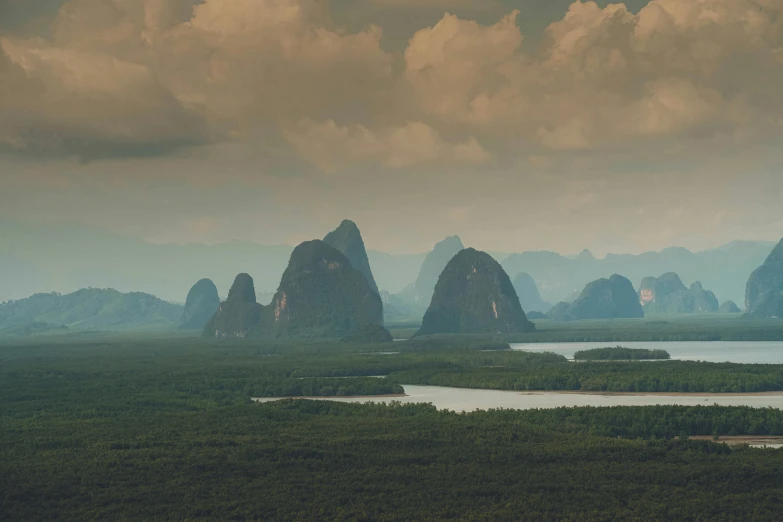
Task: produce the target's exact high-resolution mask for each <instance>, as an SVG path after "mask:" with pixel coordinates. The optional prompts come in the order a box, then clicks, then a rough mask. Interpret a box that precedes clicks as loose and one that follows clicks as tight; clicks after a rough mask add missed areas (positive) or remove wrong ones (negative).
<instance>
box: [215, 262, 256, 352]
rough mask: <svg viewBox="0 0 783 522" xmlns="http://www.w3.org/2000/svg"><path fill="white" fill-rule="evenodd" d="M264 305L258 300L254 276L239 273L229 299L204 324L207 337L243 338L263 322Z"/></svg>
mask: <svg viewBox="0 0 783 522" xmlns="http://www.w3.org/2000/svg"><path fill="white" fill-rule="evenodd" d="M262 310H263V307H262V306H261V305H260V304H258V303H257V302H256V289H255V286H254V284H253V278H252V277H250V276H249V275H248V274H239V275H238V276H237V277H236V279H234V284H233V285H231V290H229V292H228V299H226V301H225V302H223V303H220V307H218V310H217V312H215V314H214V315H213V316H212V319H210V320H209V321H208V322H207V324H206V325H205V326H204V336H205V337H217V338H243V337H247V336H248V335H249V334H250V333H251V331H252V330H253V329H254V328H256V327H257V326H258V324H259V323H260V322H261V313H262Z"/></svg>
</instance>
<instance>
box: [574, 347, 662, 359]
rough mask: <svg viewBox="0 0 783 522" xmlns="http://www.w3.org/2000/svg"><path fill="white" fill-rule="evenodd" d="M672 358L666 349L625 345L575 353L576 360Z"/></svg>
mask: <svg viewBox="0 0 783 522" xmlns="http://www.w3.org/2000/svg"><path fill="white" fill-rule="evenodd" d="M670 358H671V356H670V355H669V352H667V351H666V350H646V349H643V348H625V347H623V346H615V347H614V348H594V349H592V350H580V351H578V352H576V353H575V354H574V360H575V361H648V360H656V359H670Z"/></svg>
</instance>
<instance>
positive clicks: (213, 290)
mask: <svg viewBox="0 0 783 522" xmlns="http://www.w3.org/2000/svg"><path fill="white" fill-rule="evenodd" d="M218 308H220V297H218V291H217V287H216V286H215V283H213V282H212V280H210V279H201V280H200V281H199V282H197V283H196V284H195V285H193V287H192V288H191V289H190V291H189V292H188V296H187V299H185V311H184V312H183V314H182V323H181V324H180V326H179V327H180V329H182V330H202V329H203V328H204V326H205V325H206V324H207V323H208V322H209V320H210V319H212V316H213V315H215V312H217V310H218Z"/></svg>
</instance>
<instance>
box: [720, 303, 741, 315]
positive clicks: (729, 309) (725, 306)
mask: <svg viewBox="0 0 783 522" xmlns="http://www.w3.org/2000/svg"><path fill="white" fill-rule="evenodd" d="M718 312H719V313H722V314H741V313H742V310H740V308H739V306H737V303H735V302H734V301H724V302H723V303H721V305H720V307H719V308H718Z"/></svg>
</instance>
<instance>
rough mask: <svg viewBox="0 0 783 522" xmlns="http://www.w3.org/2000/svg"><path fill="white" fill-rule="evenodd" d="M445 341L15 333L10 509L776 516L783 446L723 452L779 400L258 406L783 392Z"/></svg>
mask: <svg viewBox="0 0 783 522" xmlns="http://www.w3.org/2000/svg"><path fill="white" fill-rule="evenodd" d="M444 344H445V343H432V344H427V343H424V342H420V343H394V344H388V343H387V344H383V345H359V344H339V343H319V342H312V343H302V342H297V343H266V344H264V343H254V342H249V341H238V342H224V343H219V342H214V341H209V340H201V339H191V338H187V337H177V336H172V337H170V338H153V337H150V338H149V339H145V338H143V337H138V336H137V337H129V336H128V337H114V338H112V337H109V336H63V337H58V338H52V339H49V340H46V341H45V342H44V341H41V340H27V341H25V342H23V343H22V342H20V343H18V344H9V343H6V344H3V345H0V520H9V521H10V520H14V521H16V520H43V519H60V520H117V519H166V520H172V519H177V520H183V519H193V520H198V519H215V518H217V519H225V520H324V519H334V520H400V519H407V520H427V519H430V520H435V519H457V520H580V521H581V520H588V521H589V520H596V521H597V520H612V519H614V520H620V519H622V520H627V519H638V520H673V519H676V520H737V519H746V520H751V519H752V520H775V519H777V518H779V513H780V511H781V508H782V507H783V471H782V470H783V451H777V450H765V449H756V448H750V447H747V446H734V447H729V446H727V445H725V444H723V443H722V442H721V437H723V436H729V435H783V414H781V411H780V410H776V409H754V408H748V407H718V406H698V407H678V406H656V407H613V408H559V409H551V410H529V411H512V410H491V411H483V412H482V411H479V412H474V413H468V414H460V413H454V412H449V411H438V410H436V409H435V408H434V407H433V406H431V405H427V404H415V405H402V404H399V403H391V404H388V405H383V404H345V403H336V402H330V401H312V400H295V399H285V400H282V401H276V402H271V403H263V404H257V403H252V402H251V401H250V398H251V397H252V396H259V395H270V396H289V395H303V396H317V395H326V394H331V393H334V394H335V395H350V394H387V393H395V392H397V391H398V390H399V388H398V385H399V384H401V383H402V384H413V383H412V382H411V379H414V378H418V379H420V380H422V381H427V380H443V381H445V380H454V381H455V382H456V383H457V384H459V385H460V386H473V385H476V386H478V385H481V386H480V387H497V388H500V389H503V388H504V387H505V386H506V385H507V384H508V383H511V385H512V386H515V385H516V384H517V383H520V382H522V383H528V384H530V383H535V382H538V383H539V384H540V385H542V386H543V385H544V384H546V385H547V386H549V385H554V384H553V383H558V382H559V383H561V384H560V386H561V387H565V386H571V385H572V384H573V383H572V380H575V381H574V382H576V383H577V384H579V381H580V379H581V381H582V384H581V385H591V386H593V385H596V386H597V385H598V384H597V383H598V382H599V381H602V380H603V379H608V381H607V382H614V383H615V384H614V385H615V386H622V385H624V384H623V383H637V384H638V383H640V382H643V379H648V380H649V382H653V381H652V380H650V379H658V385H659V386H662V385H667V386H668V385H670V384H666V383H679V384H678V385H684V384H685V383H687V384H688V385H689V386H715V387H718V388H730V387H732V386H735V385H739V384H742V385H744V386H749V385H750V384H752V383H753V382H756V383H757V384H758V383H766V385H769V386H773V385H777V386H781V385H782V384H783V383H781V381H782V380H783V378H782V377H781V374H782V373H783V369H781V368H780V367H778V366H776V365H724V364H716V365H709V364H708V363H688V362H683V361H664V362H646V363H642V362H639V363H635V362H595V363H593V362H583V363H578V364H575V363H569V362H567V361H565V359H564V358H563V357H562V356H559V355H554V354H531V353H526V352H514V351H511V350H502V349H499V348H500V347H498V346H494V347H491V348H487V347H486V345H483V344H481V343H478V344H476V346H474V347H470V346H471V343H464V344H463V345H462V346H458V347H456V348H453V349H450V350H449V349H446V348H444ZM650 372H652V373H650ZM656 372H657V373H656ZM383 375H387V376H388V377H386V378H378V377H377V376H383ZM653 376H655V377H653ZM535 379H540V380H539V381H535ZM666 379H669V380H668V381H667V380H666ZM776 379H777V380H776ZM586 383H587V384H586ZM590 383H593V384H590ZM775 383H777V384H775ZM531 385H532V384H531ZM758 385H759V386H761V384H758ZM341 388H342V391H341ZM509 389H513V388H509ZM778 389H780V388H778ZM696 435H700V436H708V437H710V439H712V438H717V441H714V440H692V439H689V437H691V436H696Z"/></svg>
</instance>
